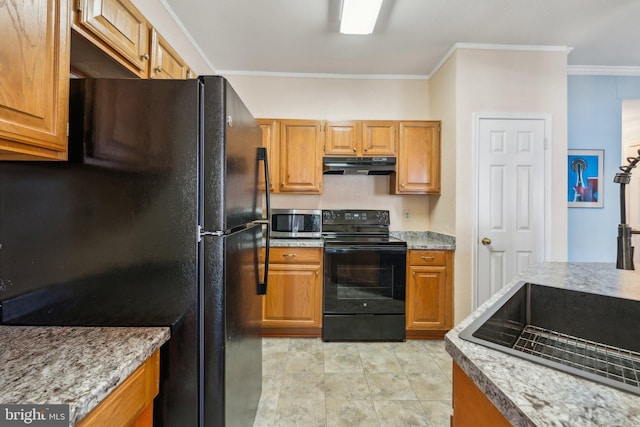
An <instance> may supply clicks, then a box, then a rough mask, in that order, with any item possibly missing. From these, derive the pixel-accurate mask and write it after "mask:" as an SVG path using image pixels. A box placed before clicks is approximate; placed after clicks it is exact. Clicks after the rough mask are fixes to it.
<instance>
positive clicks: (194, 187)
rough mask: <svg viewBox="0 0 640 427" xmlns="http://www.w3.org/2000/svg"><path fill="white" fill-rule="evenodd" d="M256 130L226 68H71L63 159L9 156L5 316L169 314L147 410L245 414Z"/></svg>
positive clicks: (2, 256)
mask: <svg viewBox="0 0 640 427" xmlns="http://www.w3.org/2000/svg"><path fill="white" fill-rule="evenodd" d="M261 138H262V137H261V130H260V127H259V126H258V125H257V123H256V122H255V120H254V119H253V117H252V116H251V114H250V112H249V111H248V110H247V108H246V107H245V105H244V104H243V103H242V101H241V100H240V98H239V97H238V95H237V94H236V93H235V92H234V90H233V88H232V87H231V86H230V85H229V83H228V82H227V81H226V80H225V79H224V78H222V77H219V76H207V77H200V78H199V79H194V80H137V79H77V80H76V79H74V80H72V81H71V99H70V123H69V161H66V162H17V161H14V162H0V316H1V323H3V324H8V325H63V326H64V325H69V326H71V325H75V326H169V327H170V328H171V339H170V340H169V341H168V342H167V343H166V344H165V345H164V346H163V348H162V349H161V378H160V394H159V396H158V397H157V398H156V400H155V402H154V425H158V426H180V427H182V426H242V427H245V426H250V425H252V424H253V420H254V416H255V412H256V410H257V406H258V402H259V399H260V394H261V387H262V383H261V381H262V346H261V338H260V320H261V307H262V301H261V295H262V294H264V293H265V292H266V276H267V274H266V270H267V269H266V268H264V267H262V264H260V263H261V262H263V261H261V260H262V257H261V251H262V250H264V249H263V246H264V245H265V244H266V245H267V247H266V252H267V259H268V234H269V230H268V221H266V220H265V219H263V218H268V209H269V202H268V198H269V195H268V188H269V186H268V185H267V186H266V191H267V193H266V194H263V192H262V191H260V185H259V183H260V178H261V177H262V176H263V174H264V179H265V180H267V181H268V166H267V165H266V155H265V152H264V149H262V148H261V142H262V139H261ZM263 187H264V186H263ZM263 212H265V214H264V215H263ZM265 227H266V228H265ZM265 267H266V264H265ZM16 403H20V402H16ZM47 403H58V402H47Z"/></svg>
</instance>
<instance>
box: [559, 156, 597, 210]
mask: <svg viewBox="0 0 640 427" xmlns="http://www.w3.org/2000/svg"><path fill="white" fill-rule="evenodd" d="M567 166H568V167H567V170H568V172H569V173H568V178H567V190H568V191H567V202H568V206H569V207H570V208H601V207H603V206H604V204H603V188H604V185H603V182H602V179H603V170H604V150H568V156H567Z"/></svg>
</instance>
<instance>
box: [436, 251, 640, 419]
mask: <svg viewBox="0 0 640 427" xmlns="http://www.w3.org/2000/svg"><path fill="white" fill-rule="evenodd" d="M521 280H524V281H528V282H532V283H537V284H543V285H549V286H554V287H559V288H566V289H573V290H578V291H586V292H592V293H597V294H603V295H611V296H618V297H623V298H628V299H634V300H640V271H637V270H636V271H628V270H617V269H616V268H615V264H609V263H543V264H538V265H534V266H533V267H531V268H530V269H529V270H528V271H527V272H525V273H524V274H521V275H519V276H518V277H516V278H515V279H513V280H512V281H511V282H510V283H509V284H508V285H507V286H505V287H504V288H503V289H501V290H500V291H499V292H498V293H497V294H496V295H494V296H493V297H491V299H489V300H488V301H487V302H485V303H484V304H483V305H482V306H480V307H479V308H478V309H477V310H476V311H475V312H473V313H472V314H471V315H470V316H469V317H467V318H466V319H465V320H463V321H462V322H460V323H459V324H458V325H456V327H455V328H454V329H452V330H451V331H450V332H449V333H447V335H446V336H445V348H446V350H447V351H448V352H449V354H450V355H451V356H452V357H453V360H454V361H455V362H456V363H457V364H458V365H460V367H461V368H462V369H463V371H465V373H466V374H467V375H468V376H469V377H470V378H471V379H472V380H473V382H474V383H475V384H476V385H477V386H478V387H479V388H480V390H481V391H482V392H483V393H484V394H485V395H486V396H487V397H488V398H489V400H491V402H492V403H493V404H494V405H495V406H496V407H497V408H498V409H499V410H500V412H502V414H503V415H504V416H505V417H506V418H507V420H509V421H510V422H511V423H512V424H513V425H516V426H571V427H573V426H638V425H640V396H637V395H634V394H631V393H627V392H624V391H620V390H617V389H614V388H611V387H608V386H605V385H601V384H598V383H595V382H592V381H589V380H586V379H582V378H579V377H576V376H573V375H570V374H568V373H564V372H561V371H557V370H555V369H551V368H548V367H545V366H542V365H538V364H535V363H532V362H529V361H527V360H524V359H521V358H518V357H514V356H510V355H508V354H505V353H502V352H500V351H496V350H492V349H489V348H487V347H484V346H481V345H478V344H474V343H471V342H468V341H464V340H462V339H460V338H459V336H458V334H459V333H460V332H461V331H462V330H463V329H464V328H466V327H467V326H468V325H469V324H470V323H471V322H472V321H473V320H474V319H476V318H477V317H479V316H480V315H481V314H482V313H483V312H485V311H486V310H487V309H488V308H489V307H490V306H491V305H492V304H493V303H494V302H495V301H496V300H498V299H499V298H500V296H502V295H503V294H504V293H506V291H507V290H508V289H510V288H512V287H513V286H515V285H516V284H517V283H518V282H519V281H521Z"/></svg>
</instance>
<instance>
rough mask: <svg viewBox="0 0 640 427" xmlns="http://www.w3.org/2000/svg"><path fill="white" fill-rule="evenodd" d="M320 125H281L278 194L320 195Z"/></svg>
mask: <svg viewBox="0 0 640 427" xmlns="http://www.w3.org/2000/svg"><path fill="white" fill-rule="evenodd" d="M322 141H323V132H322V122H321V121H317V120H282V121H281V123H280V145H279V147H278V148H279V155H280V159H279V160H280V188H279V191H280V192H281V193H301V194H320V193H321V192H322Z"/></svg>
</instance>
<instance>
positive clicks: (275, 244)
mask: <svg viewBox="0 0 640 427" xmlns="http://www.w3.org/2000/svg"><path fill="white" fill-rule="evenodd" d="M269 245H270V246H271V247H272V248H321V247H323V245H324V240H322V239H270V240H269Z"/></svg>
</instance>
